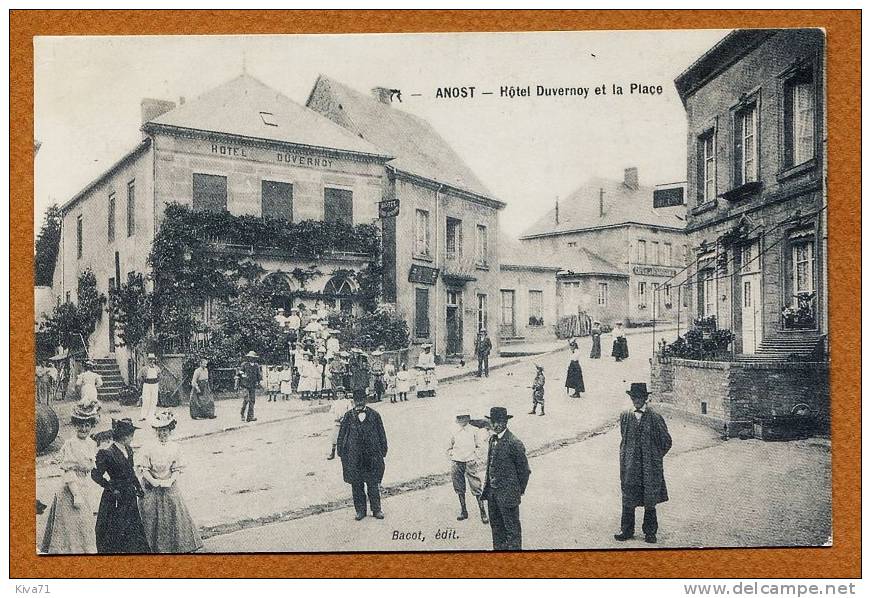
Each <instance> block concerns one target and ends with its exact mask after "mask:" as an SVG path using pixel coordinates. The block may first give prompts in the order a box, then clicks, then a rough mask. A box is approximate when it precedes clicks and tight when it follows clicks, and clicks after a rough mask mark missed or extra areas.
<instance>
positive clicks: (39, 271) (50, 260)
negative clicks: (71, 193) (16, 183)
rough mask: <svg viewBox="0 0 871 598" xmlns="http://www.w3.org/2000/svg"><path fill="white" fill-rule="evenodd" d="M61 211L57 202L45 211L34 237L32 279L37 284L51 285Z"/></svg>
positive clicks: (58, 241) (59, 231) (58, 245)
mask: <svg viewBox="0 0 871 598" xmlns="http://www.w3.org/2000/svg"><path fill="white" fill-rule="evenodd" d="M60 228H61V212H60V208H58V207H57V204H52V205H51V206H49V208H48V209H47V210H46V211H45V216H44V217H43V220H42V227H41V228H40V229H39V235H37V237H36V255H35V256H34V259H33V269H34V273H33V274H34V281H35V283H36V285H37V286H51V283H52V279H53V278H54V265H55V262H56V261H57V255H58V249H59V247H60V233H61V230H60Z"/></svg>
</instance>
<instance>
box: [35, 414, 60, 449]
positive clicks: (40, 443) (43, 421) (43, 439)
mask: <svg viewBox="0 0 871 598" xmlns="http://www.w3.org/2000/svg"><path fill="white" fill-rule="evenodd" d="M58 431H60V422H59V421H58V419H57V414H56V413H55V412H54V409H52V408H51V407H49V406H48V405H43V404H41V403H40V404H38V405H37V406H36V452H37V453H41V452H43V451H44V450H45V449H47V448H48V447H49V445H51V443H52V442H54V439H55V438H57V433H58Z"/></svg>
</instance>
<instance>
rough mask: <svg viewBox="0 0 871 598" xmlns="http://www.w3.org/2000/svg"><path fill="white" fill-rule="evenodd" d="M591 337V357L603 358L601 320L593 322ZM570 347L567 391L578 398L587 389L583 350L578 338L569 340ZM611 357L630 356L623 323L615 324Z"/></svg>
mask: <svg viewBox="0 0 871 598" xmlns="http://www.w3.org/2000/svg"><path fill="white" fill-rule="evenodd" d="M590 338H591V339H592V341H593V342H592V347H591V348H590V359H601V358H602V324H601V322H593V326H592V329H591V330H590ZM569 348H570V349H571V351H572V354H571V357H570V358H569V367H568V370H567V371H566V393H570V394H569V396H570V397H572V398H574V399H577V398H579V397H580V396H581V394H582V393H584V392H585V391H586V387H585V386H584V370H583V368H582V367H581V350H580V348H579V345H578V340H577V339H575V338H573V339H571V340H570V341H569ZM611 357H613V358H614V361H616V362H618V363H619V362H621V361H623V360H624V359H628V358H629V344H628V343H627V342H626V332H625V331H624V330H623V323H622V322H617V323H616V324H615V325H614V343H613V345H612V347H611ZM541 409H542V411H541V414H542V415H544V399H542V402H541Z"/></svg>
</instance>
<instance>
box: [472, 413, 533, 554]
mask: <svg viewBox="0 0 871 598" xmlns="http://www.w3.org/2000/svg"><path fill="white" fill-rule="evenodd" d="M512 417H513V416H511V415H508V410H507V409H506V408H505V407H491V408H490V417H489V418H488V419H489V420H490V424H491V426H492V429H493V435H492V436H491V437H490V447H489V449H488V451H487V475H486V478H485V481H484V491H483V494H482V497H483V498H485V499H486V500H487V503H488V507H489V510H490V531H491V533H492V534H493V550H521V549H522V547H523V543H522V540H521V529H520V497H521V496H523V493H524V492H526V484H527V482H529V474H530V473H532V472H531V471H530V469H529V461H527V459H526V447H525V446H523V443H522V442H520V439H518V438H517V437H516V436H515V435H514V434H512V433H511V432H510V431H509V430H508V420H509V419H511V418H512Z"/></svg>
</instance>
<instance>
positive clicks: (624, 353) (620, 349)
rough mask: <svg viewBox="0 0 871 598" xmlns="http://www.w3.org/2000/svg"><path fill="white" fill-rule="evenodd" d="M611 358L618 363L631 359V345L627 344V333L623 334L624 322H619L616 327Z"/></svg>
mask: <svg viewBox="0 0 871 598" xmlns="http://www.w3.org/2000/svg"><path fill="white" fill-rule="evenodd" d="M611 357H613V358H614V360H615V361H618V362H619V361H623V360H624V359H628V358H629V344H628V343H627V342H626V333H625V332H623V323H622V322H617V324H616V325H615V327H614V345H613V347H612V348H611Z"/></svg>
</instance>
